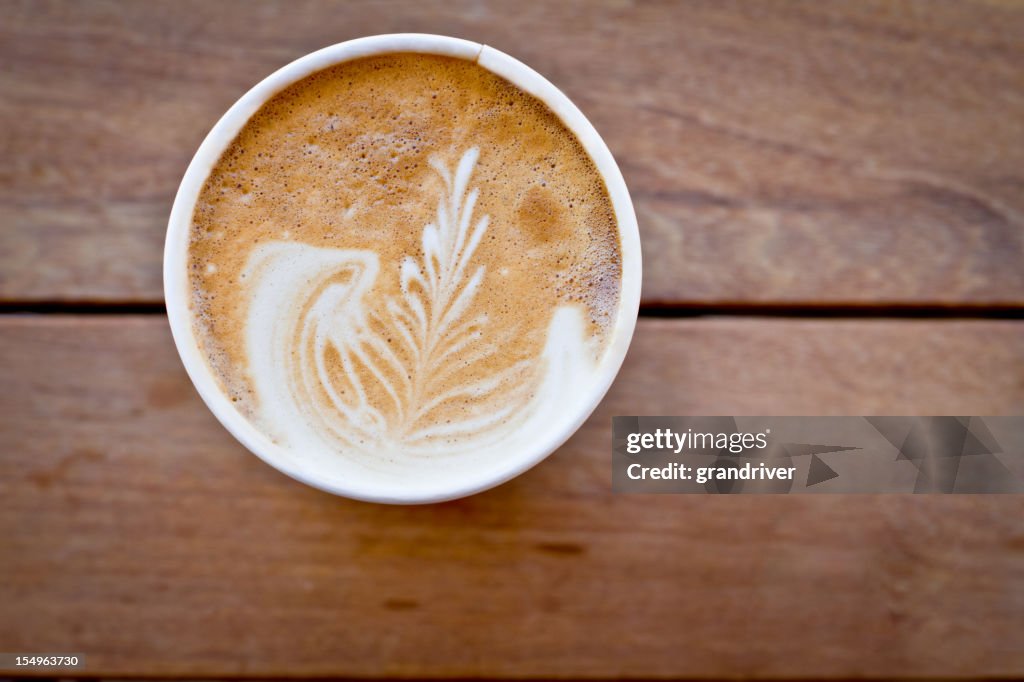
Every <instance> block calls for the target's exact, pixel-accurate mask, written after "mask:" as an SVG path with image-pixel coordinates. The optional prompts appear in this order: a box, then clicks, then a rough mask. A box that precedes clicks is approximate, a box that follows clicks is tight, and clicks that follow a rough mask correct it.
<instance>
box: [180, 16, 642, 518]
mask: <svg viewBox="0 0 1024 682" xmlns="http://www.w3.org/2000/svg"><path fill="white" fill-rule="evenodd" d="M390 53H421V54H430V55H441V56H447V57H455V58H460V59H465V60H468V61H471V62H476V63H477V64H478V65H479V66H481V67H483V68H485V69H487V70H488V71H491V72H492V73H494V74H496V75H497V76H500V77H501V78H503V79H505V80H506V81H509V82H510V83H511V84H513V85H514V86H516V87H517V88H518V89H519V90H521V91H523V92H525V93H527V94H529V95H532V96H533V97H535V98H536V99H538V100H540V101H541V102H543V103H544V104H545V105H547V107H548V108H549V109H550V110H551V111H552V112H553V113H554V114H555V115H556V116H557V117H558V118H559V119H560V120H561V122H562V124H563V125H564V126H565V127H566V128H568V129H569V130H570V131H571V132H572V133H573V134H574V135H575V136H576V138H577V140H578V141H579V143H580V144H581V146H582V147H583V149H584V150H585V151H586V153H587V154H588V155H589V156H590V159H591V160H592V161H593V163H594V165H595V166H596V168H597V170H598V172H599V173H600V175H601V177H602V179H603V181H604V184H605V187H606V189H607V193H608V197H609V199H610V201H611V204H612V208H613V210H614V213H615V219H616V222H617V227H618V233H619V244H620V257H621V287H620V291H619V301H618V306H617V308H616V309H615V311H614V313H613V316H612V323H611V326H610V330H609V332H608V338H607V342H606V344H605V347H604V350H603V353H602V354H601V355H600V357H599V359H598V361H597V363H596V365H594V366H591V367H587V368H586V372H577V373H576V375H574V376H569V375H566V376H563V377H560V378H559V379H558V381H557V382H556V383H552V384H551V385H552V386H555V385H557V386H558V389H559V393H560V395H558V396H557V399H555V400H551V401H549V404H548V405H545V406H543V408H542V409H541V410H535V412H538V413H542V414H544V415H545V417H546V418H545V419H544V420H543V423H540V422H535V423H532V424H531V423H530V422H529V421H527V422H524V423H523V424H522V425H521V426H520V427H517V429H516V430H515V431H514V432H513V433H511V434H508V437H506V438H503V439H502V441H501V442H500V444H497V445H495V446H494V447H492V448H491V449H490V451H489V456H487V457H486V458H482V459H479V461H474V460H471V459H466V460H465V462H470V464H468V465H463V464H460V463H459V461H456V462H455V463H454V464H453V465H452V466H446V465H445V464H444V463H443V462H442V461H440V460H439V462H438V464H437V468H436V475H433V474H432V475H429V476H422V475H414V476H402V475H393V474H387V475H376V474H373V473H372V472H369V471H368V470H366V469H365V468H363V467H360V466H357V465H355V464H352V465H348V464H346V459H345V457H344V456H343V453H338V457H337V458H334V459H332V460H331V461H325V460H323V459H319V458H317V457H311V456H309V453H308V452H303V451H302V450H303V449H302V448H301V447H288V446H285V445H282V444H279V443H277V442H275V441H274V440H273V439H271V438H270V437H268V435H267V434H265V433H264V432H262V431H261V430H260V429H259V428H257V426H256V425H254V424H253V423H252V422H251V421H250V420H249V419H247V418H246V417H245V416H244V415H243V414H242V413H241V412H240V411H239V410H238V409H237V407H236V406H235V404H234V403H233V402H232V400H231V399H230V398H229V397H228V396H227V395H226V394H225V392H224V391H223V390H222V389H221V387H220V385H219V383H218V380H217V378H216V377H215V375H214V372H213V370H212V369H211V367H210V365H209V363H208V361H207V359H206V358H205V357H204V354H203V351H202V350H201V349H200V344H199V342H198V339H197V336H196V332H195V329H194V328H193V321H192V316H191V314H190V309H189V306H190V300H191V287H190V283H189V238H190V229H191V225H192V220H193V210H194V208H195V206H196V203H197V201H198V199H199V196H200V193H201V191H202V189H203V185H204V183H205V182H206V179H207V177H208V176H209V175H210V173H211V171H212V169H213V168H214V166H215V165H216V164H217V163H218V160H219V159H220V156H221V154H222V153H223V152H224V151H225V149H226V148H227V147H228V146H229V145H230V144H231V142H232V141H233V140H234V139H235V137H236V136H237V135H238V133H239V131H241V129H242V128H243V126H244V125H245V124H246V123H247V122H248V120H249V119H250V118H251V117H252V116H253V115H254V114H255V113H256V112H257V111H258V110H259V109H260V107H261V106H263V104H265V103H266V102H267V101H268V100H270V99H271V98H272V97H273V96H274V95H276V94H277V93H279V92H280V91H281V90H283V89H285V88H286V87H288V86H290V85H292V84H293V83H296V82H298V81H300V80H302V79H303V78H305V77H306V76H308V75H310V74H312V73H315V72H317V71H320V70H322V69H325V68H328V67H331V66H335V65H337V64H341V63H344V62H346V61H350V60H353V59H359V58H363V57H370V56H375V55H385V54H390ZM640 283H641V261H640V241H639V234H638V230H637V223H636V217H635V214H634V211H633V206H632V202H631V201H630V198H629V193H628V191H627V189H626V185H625V182H624V180H623V178H622V174H621V172H620V171H619V169H618V166H617V165H616V163H615V160H614V159H613V158H612V155H611V152H610V151H609V150H608V148H607V146H606V145H605V144H604V141H603V140H602V139H601V137H600V136H599V135H598V134H597V131H596V130H594V128H593V126H592V125H591V124H590V122H589V121H587V119H586V118H585V117H584V116H583V114H582V113H581V112H580V111H579V109H578V108H577V107H576V106H575V105H573V104H572V102H570V101H569V99H568V98H567V97H566V96H565V95H564V94H563V93H562V92H561V91H559V90H558V89H557V88H556V87H555V86H554V85H552V84H551V83H550V82H548V81H547V80H546V79H544V78H543V77H542V76H541V75H539V74H538V73H536V72H535V71H533V70H532V69H530V68H529V67H527V66H526V65H524V64H522V63H521V62H519V61H517V60H515V59H513V58H512V57H510V56H508V55H506V54H504V53H502V52H500V51H498V50H495V49H493V48H490V47H487V46H484V45H481V44H479V43H473V42H470V41H465V40H460V39H456V38H449V37H444V36H434V35H422V34H396V35H382V36H372V37H368V38H360V39H357V40H352V41H348V42H345V43H340V44H337V45H333V46H331V47H327V48H324V49H322V50H319V51H317V52H314V53H311V54H309V55H306V56H305V57H302V58H300V59H298V60H296V61H294V62H292V63H290V64H288V65H287V66H284V67H283V68H281V69H279V70H278V71H276V72H275V73H273V74H271V75H270V76H268V77H267V78H266V79H264V80H263V81H262V82H260V83H259V84H257V85H256V86H255V87H254V88H252V89H251V90H250V91H249V92H247V93H246V94H245V95H244V96H242V98H241V99H239V100H238V101H237V102H236V103H235V104H234V105H233V106H232V107H231V108H230V109H229V110H228V111H227V113H226V114H224V116H223V117H222V118H221V119H220V120H219V121H218V122H217V124H216V125H215V126H214V127H213V129H212V130H211V131H210V133H209V134H208V135H207V137H206V139H205V140H204V141H203V143H202V145H200V147H199V150H198V151H197V152H196V155H195V157H194V158H193V159H192V162H191V163H190V165H189V167H188V170H187V171H186V172H185V176H184V178H183V179H182V182H181V186H180V187H179V190H178V193H177V196H176V197H175V201H174V205H173V208H172V211H171V216H170V221H169V224H168V229H167V240H166V244H165V249H164V295H165V299H166V304H167V314H168V319H169V322H170V325H171V331H172V334H173V336H174V342H175V345H176V347H177V349H178V353H179V355H180V356H181V359H182V362H183V363H184V365H185V368H186V371H187V372H188V374H189V377H190V378H191V380H192V382H193V384H194V385H195V387H196V389H197V390H198V391H199V394H200V396H201V397H202V398H203V400H204V402H205V403H206V404H207V406H208V407H209V408H210V410H211V411H212V412H213V414H214V415H215V416H216V417H217V419H218V420H219V421H220V422H221V423H222V424H223V425H224V426H225V428H227V429H228V430H229V431H230V432H231V433H232V434H233V435H234V436H235V438H237V439H238V440H239V441H240V442H241V443H242V444H243V445H245V446H246V447H247V448H248V449H249V450H250V451H252V452H253V453H254V454H255V455H257V456H258V457H260V458H261V459H263V460H264V461H265V462H267V463H268V464H270V465H271V466H273V467H275V468H277V469H278V470H280V471H282V472H283V473H285V474H287V475H289V476H291V477H293V478H295V479H297V480H299V481H302V482H304V483H306V484H308V485H311V486H314V487H316V488H319V489H321V490H325V491H327V492H331V493H334V494H337V495H343V496H345V497H350V498H354V499H361V500H367V501H374V502H384V503H394V504H412V503H426V502H438V501H442V500H449V499H454V498H458V497H463V496H466V495H471V494H473V493H476V492H480V491H482V490H485V489H487V488H490V487H493V486H495V485H498V484H500V483H502V482H504V481H507V480H509V479H510V478H512V477H514V476H516V475H518V474H520V473H522V472H524V471H526V470H527V469H529V468H530V467H532V466H533V465H535V464H537V463H538V462H540V461H541V460H543V459H544V458H545V457H547V456H548V455H549V454H551V452H553V451H554V450H555V449H557V448H558V447H559V446H560V445H561V444H562V443H564V442H565V441H566V440H567V439H568V438H569V437H570V436H571V435H572V434H573V433H574V432H575V431H576V430H577V429H578V428H579V427H580V426H581V425H582V423H583V422H584V421H585V420H586V419H587V417H588V416H589V415H590V414H591V413H592V412H593V410H594V409H595V408H596V407H597V404H598V403H599V402H600V400H601V398H602V397H603V396H604V394H605V393H606V392H607V390H608V388H609V386H610V385H611V383H612V381H613V379H614V378H615V375H616V374H617V372H618V370H619V367H620V366H621V364H622V361H623V359H624V357H625V354H626V350H627V348H628V346H629V342H630V339H631V338H632V335H633V330H634V327H635V324H636V317H637V311H638V308H639V302H640ZM272 332H273V330H270V333H272ZM569 359H570V360H571V359H572V358H569ZM551 397H554V395H553V394H552V396H551ZM609 438H610V425H609Z"/></svg>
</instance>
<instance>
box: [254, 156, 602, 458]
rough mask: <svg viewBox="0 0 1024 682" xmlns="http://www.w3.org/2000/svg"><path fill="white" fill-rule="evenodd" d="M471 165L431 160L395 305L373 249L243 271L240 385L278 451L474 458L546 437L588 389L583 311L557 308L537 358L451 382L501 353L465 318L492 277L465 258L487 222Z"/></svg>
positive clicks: (294, 255) (271, 248)
mask: <svg viewBox="0 0 1024 682" xmlns="http://www.w3.org/2000/svg"><path fill="white" fill-rule="evenodd" d="M478 156H479V150H477V149H476V148H473V149H470V150H469V151H467V152H466V153H465V154H464V155H463V156H462V158H461V160H460V162H459V164H458V167H457V169H456V170H455V173H454V174H452V173H450V172H449V170H448V168H447V167H446V166H445V165H444V164H443V163H442V162H440V161H439V160H438V159H436V158H435V159H432V165H433V166H434V167H435V168H436V170H437V172H438V174H439V175H441V177H442V178H443V180H444V184H445V187H446V189H447V190H448V195H447V196H446V197H443V198H442V199H441V201H440V202H439V203H438V208H437V216H436V220H435V222H433V223H430V224H428V225H426V226H425V227H424V229H423V235H422V241H421V244H422V256H421V257H419V258H416V257H413V256H406V257H405V258H404V259H403V260H402V261H401V262H400V263H395V264H390V265H392V266H394V267H398V268H399V269H400V271H401V275H400V281H401V293H400V295H398V296H394V297H386V298H384V299H376V300H375V299H373V298H372V297H370V296H368V294H369V292H371V290H372V289H373V288H374V285H375V283H376V280H377V277H378V274H379V272H380V269H381V263H380V259H379V258H378V256H377V254H376V253H374V252H372V251H366V250H359V249H342V248H319V247H315V246H310V245H307V244H299V243H289V242H270V243H266V244H263V245H260V246H259V247H257V248H255V249H254V250H253V253H252V255H251V256H250V259H249V265H248V267H247V268H246V270H245V272H244V274H243V279H244V284H243V286H244V287H246V288H247V289H248V290H249V292H250V295H249V301H248V321H247V324H246V332H245V338H246V349H247V354H248V358H249V374H250V376H251V379H252V383H253V385H254V387H255V391H256V396H257V399H258V403H259V405H260V412H259V419H260V421H261V423H262V424H263V426H264V428H266V429H267V430H268V432H270V433H271V434H273V436H274V437H275V438H277V439H278V440H279V441H280V442H281V443H282V444H283V445H285V446H286V447H287V448H289V449H292V450H296V451H302V452H307V453H328V452H344V453H345V456H346V457H347V458H349V459H350V460H351V459H356V460H360V461H361V463H362V464H363V465H370V466H371V467H372V465H373V464H374V463H379V462H380V461H382V460H386V461H394V460H395V459H396V458H401V459H404V460H405V462H406V468H408V466H409V465H410V463H411V462H413V461H414V460H415V459H416V458H419V459H423V458H428V459H429V458H436V457H439V456H444V457H446V458H451V457H455V456H458V455H460V454H470V455H472V457H473V458H474V459H479V458H480V457H482V456H483V457H486V454H487V451H488V449H499V448H501V447H504V444H505V443H507V442H508V440H509V439H510V438H511V437H512V436H513V435H514V433H515V432H516V431H520V430H524V429H525V430H526V431H528V432H531V433H532V435H533V436H534V437H536V436H537V435H539V434H540V433H543V432H545V431H547V429H548V428H549V427H550V426H551V425H553V424H555V423H557V421H558V415H559V414H560V412H559V406H561V405H564V404H566V403H564V402H563V401H564V400H566V399H568V396H566V393H567V391H570V390H579V389H580V388H582V387H583V385H584V384H585V383H586V380H587V377H588V376H589V374H590V373H591V372H592V370H593V361H592V360H591V357H592V352H591V351H590V350H589V349H588V347H587V346H588V343H587V338H586V334H585V326H584V323H583V314H582V310H581V308H580V307H579V306H560V307H558V308H557V309H555V310H554V312H553V314H552V316H551V321H550V323H549V325H548V327H547V334H546V337H547V338H546V342H545V344H544V350H543V353H542V354H541V357H540V358H538V359H537V360H536V361H534V362H530V361H518V362H511V363H505V365H504V366H502V367H501V368H500V369H499V370H498V371H496V372H493V373H488V374H485V375H483V376H472V377H470V378H462V376H463V375H464V374H465V373H462V375H460V373H459V372H458V371H457V370H458V368H460V367H461V368H466V367H472V366H474V365H476V364H477V363H479V362H481V361H483V360H485V359H488V358H491V357H492V356H494V355H496V354H498V353H500V351H501V343H500V342H496V339H494V338H493V335H492V334H489V329H488V322H489V319H488V316H487V314H486V313H480V314H477V315H475V316H471V315H469V314H468V311H470V310H471V308H472V303H473V300H474V298H475V297H476V295H477V293H478V291H479V289H480V287H482V286H485V285H486V282H485V278H486V274H487V273H486V266H484V265H477V264H476V263H474V258H473V256H474V253H475V252H476V249H477V247H478V246H479V244H480V241H481V240H482V238H483V237H484V235H485V233H486V231H487V228H488V222H489V221H488V216H486V215H484V216H482V217H480V218H479V219H477V220H475V221H474V219H473V207H474V205H475V204H476V200H477V196H478V191H477V190H476V189H468V184H469V180H470V176H471V174H472V170H473V167H474V165H475V163H476V160H477V157H478ZM374 303H376V305H374ZM396 340H399V342H397V343H396ZM460 378H461V380H460ZM453 379H454V380H453ZM370 384H372V385H373V387H372V388H371V386H370ZM374 397H376V398H377V399H376V400H375V399H374ZM453 404H456V405H457V406H456V407H455V408H454V409H453V407H452V406H453ZM439 416H441V417H444V418H443V419H439V418H438V417H439Z"/></svg>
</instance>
